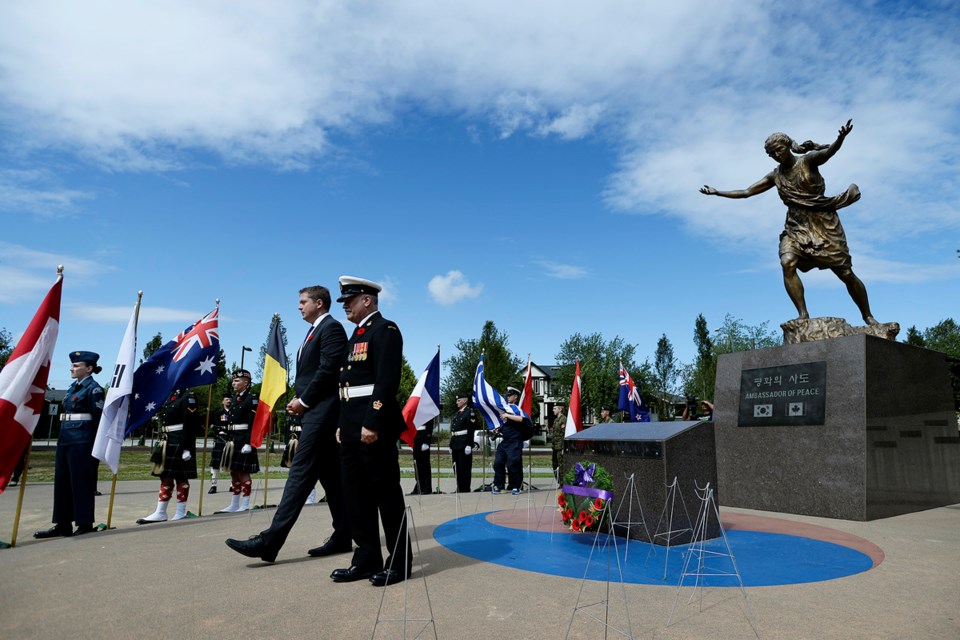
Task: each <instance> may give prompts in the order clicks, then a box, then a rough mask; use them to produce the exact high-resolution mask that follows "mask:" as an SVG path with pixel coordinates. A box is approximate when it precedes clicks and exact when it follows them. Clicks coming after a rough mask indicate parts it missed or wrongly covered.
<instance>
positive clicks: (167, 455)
mask: <svg viewBox="0 0 960 640" xmlns="http://www.w3.org/2000/svg"><path fill="white" fill-rule="evenodd" d="M162 416H163V427H161V429H160V441H159V442H158V443H157V448H156V449H154V452H153V455H152V456H151V457H150V461H151V462H153V463H154V465H153V472H152V473H153V475H155V476H158V477H159V478H160V493H159V495H158V497H157V510H156V511H154V512H153V513H152V514H150V515H149V516H147V517H146V518H140V519H139V520H137V524H148V523H151V522H165V521H166V520H167V505H168V504H169V503H170V499H171V498H172V497H173V487H174V483H176V487H177V511H176V513H175V514H174V516H173V518H171V519H172V520H181V519H183V518H186V517H187V499H188V498H189V497H190V480H191V479H194V478H196V477H197V459H196V442H197V435H198V434H199V433H200V429H201V421H200V412H199V410H198V405H197V398H196V396H194V395H193V393H191V392H189V391H181V390H177V391H174V392H173V394H172V395H171V396H170V400H168V401H167V403H166V404H165V405H164V407H163V410H162Z"/></svg>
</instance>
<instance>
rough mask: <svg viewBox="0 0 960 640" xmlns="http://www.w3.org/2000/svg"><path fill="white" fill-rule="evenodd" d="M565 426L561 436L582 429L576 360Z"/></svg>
mask: <svg viewBox="0 0 960 640" xmlns="http://www.w3.org/2000/svg"><path fill="white" fill-rule="evenodd" d="M567 409H568V410H567V426H566V428H565V429H564V430H563V437H564V438H566V437H567V436H572V435H573V434H575V433H577V432H579V431H582V430H583V420H582V419H581V417H580V361H579V360H577V375H575V376H574V377H573V389H571V390H570V406H569V407H567Z"/></svg>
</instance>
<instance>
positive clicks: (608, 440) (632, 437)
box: [561, 422, 721, 545]
mask: <svg viewBox="0 0 960 640" xmlns="http://www.w3.org/2000/svg"><path fill="white" fill-rule="evenodd" d="M586 460H589V461H591V462H596V463H597V464H599V465H600V466H601V467H603V468H604V469H606V470H607V472H608V473H609V474H610V476H611V478H612V479H613V493H614V500H613V507H614V511H613V513H614V515H616V513H617V510H616V508H617V507H618V506H619V505H620V504H621V500H623V498H624V496H627V495H628V494H627V479H628V478H629V476H630V475H631V474H633V476H634V487H635V490H636V492H637V494H638V496H639V500H640V505H641V506H642V507H643V515H644V519H645V520H646V523H647V528H648V529H649V531H650V535H651V536H654V535H655V534H656V533H657V522H658V520H659V519H660V515H661V514H662V513H663V511H664V505H666V504H667V500H668V497H669V489H668V485H669V484H671V483H672V482H673V479H674V478H676V479H677V486H678V489H679V494H680V495H678V496H677V497H676V498H675V507H674V508H675V512H674V516H673V517H674V525H673V527H674V530H678V529H681V528H685V527H690V528H691V529H692V528H693V526H694V525H695V524H696V518H697V511H698V509H699V508H700V502H699V500H698V499H697V494H696V490H695V489H696V487H698V486H699V487H705V486H706V485H707V483H710V486H711V487H713V489H714V496H719V495H721V494H720V492H719V491H718V490H717V466H716V448H715V445H714V439H713V423H711V422H626V423H604V424H598V425H595V426H593V427H590V428H589V429H584V430H583V431H581V432H580V433H577V434H574V435H572V436H569V437H568V438H566V439H565V440H564V453H563V463H564V469H563V473H564V474H566V473H567V471H569V470H570V469H571V468H573V466H574V465H575V464H576V463H577V462H583V461H586ZM562 479H563V476H561V480H562ZM681 496H682V503H681ZM628 497H629V496H628ZM681 504H686V510H687V512H688V514H689V523H688V522H687V519H686V518H685V517H684V515H683V513H682V512H683V507H682V506H681ZM633 508H634V513H633V516H632V518H631V520H632V521H634V522H638V523H639V522H640V516H639V514H637V512H636V497H635V498H634V507H633ZM627 509H628V504H627V502H626V501H624V502H623V509H622V511H621V513H620V515H619V517H618V518H617V520H618V521H626V520H627ZM669 516H670V511H669V507H668V510H667V514H666V515H665V516H664V522H663V523H662V525H661V532H665V531H667V530H668V524H667V522H668V519H669ZM615 530H616V532H617V533H618V534H620V535H628V536H629V537H630V538H633V539H635V540H643V541H645V542H650V540H648V539H647V536H646V532H645V531H644V528H643V526H642V525H640V524H634V525H632V526H630V527H627V526H622V527H616V528H615ZM691 533H692V532H690V531H687V532H684V533H678V534H676V535H672V536H670V537H669V539H668V538H667V537H665V536H660V537H655V539H654V540H653V542H654V543H656V544H660V545H666V544H668V542H669V544H671V545H673V544H685V543H687V542H690V540H691V537H692V536H691ZM719 535H720V527H719V523H717V522H716V518H711V519H710V522H709V526H708V529H707V532H706V537H708V538H715V537H717V536H719Z"/></svg>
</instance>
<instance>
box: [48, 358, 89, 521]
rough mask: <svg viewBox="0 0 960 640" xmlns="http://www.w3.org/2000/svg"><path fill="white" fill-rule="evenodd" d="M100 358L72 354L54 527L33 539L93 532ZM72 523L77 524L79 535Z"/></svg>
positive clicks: (57, 469)
mask: <svg viewBox="0 0 960 640" xmlns="http://www.w3.org/2000/svg"><path fill="white" fill-rule="evenodd" d="M99 359H100V356H99V355H98V354H96V353H93V352H92V351H74V352H73V353H71V354H70V362H71V363H72V364H71V365H70V377H71V378H73V379H74V382H73V384H71V385H70V388H69V389H68V390H67V395H66V397H65V398H64V399H63V413H62V414H60V437H59V438H57V454H56V459H55V462H54V472H53V473H54V475H53V527H52V528H51V529H47V530H46V531H37V532H36V533H35V534H33V537H34V538H53V537H56V536H69V535H80V534H81V533H90V532H91V531H93V530H94V529H93V521H94V518H93V503H94V495H95V494H96V492H97V462H98V461H97V459H96V458H94V457H93V455H92V453H93V440H94V437H95V436H96V435H97V426H98V425H99V424H100V415H101V414H102V413H103V387H101V386H100V385H99V384H97V381H96V380H94V379H93V378H92V377H91V375H92V374H94V373H100V372H101V371H102V369H101V368H100V367H99V366H97V361H98V360H99ZM71 522H76V523H77V530H76V532H74V531H73V527H72V525H71Z"/></svg>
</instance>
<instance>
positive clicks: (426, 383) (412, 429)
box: [400, 349, 440, 447]
mask: <svg viewBox="0 0 960 640" xmlns="http://www.w3.org/2000/svg"><path fill="white" fill-rule="evenodd" d="M402 413H403V421H404V422H405V423H406V424H407V428H406V429H404V431H403V433H401V434H400V439H401V440H403V441H404V442H406V443H407V444H408V445H410V446H411V447H412V446H413V438H414V437H415V436H416V435H417V427H422V426H423V425H425V424H427V423H428V422H430V421H431V420H433V419H434V418H436V417H437V416H438V415H440V349H437V355H435V356H433V360H431V361H430V364H428V365H427V368H426V369H424V370H423V373H421V374H420V379H419V380H417V386H415V387H414V388H413V393H411V394H410V398H408V399H407V403H406V404H405V405H403V412H402Z"/></svg>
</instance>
